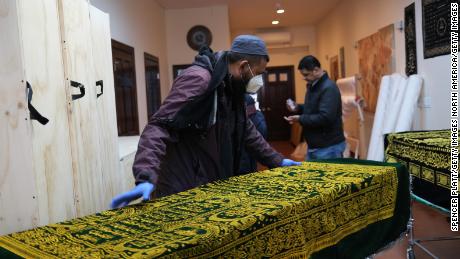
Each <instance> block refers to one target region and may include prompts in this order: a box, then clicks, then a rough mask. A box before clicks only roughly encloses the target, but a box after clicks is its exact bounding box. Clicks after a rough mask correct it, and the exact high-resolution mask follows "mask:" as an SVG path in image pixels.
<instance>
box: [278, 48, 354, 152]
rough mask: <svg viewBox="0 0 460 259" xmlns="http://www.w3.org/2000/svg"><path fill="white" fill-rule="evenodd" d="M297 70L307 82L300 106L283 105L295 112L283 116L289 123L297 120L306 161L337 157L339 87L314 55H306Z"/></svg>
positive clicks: (340, 134)
mask: <svg viewBox="0 0 460 259" xmlns="http://www.w3.org/2000/svg"><path fill="white" fill-rule="evenodd" d="M298 69H299V71H300V73H301V74H302V75H303V77H304V79H305V80H306V81H307V93H306V94H305V104H304V105H297V104H293V105H287V107H288V110H289V111H291V112H295V113H297V114H298V115H292V116H289V117H285V119H286V120H287V121H288V122H289V123H290V124H293V123H300V125H302V128H303V136H304V138H305V140H306V141H307V144H308V152H307V156H306V160H311V159H329V158H340V157H342V153H343V151H344V150H345V146H346V144H345V136H344V134H343V123H342V99H341V96H340V90H339V88H338V87H337V85H336V84H335V82H334V81H332V80H331V79H329V76H328V75H327V73H326V72H325V71H324V70H323V69H322V68H321V64H320V63H319V61H318V59H316V58H315V57H314V56H311V55H309V56H306V57H304V58H302V60H300V62H299V66H298Z"/></svg>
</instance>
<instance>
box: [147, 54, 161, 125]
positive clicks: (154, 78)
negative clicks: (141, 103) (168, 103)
mask: <svg viewBox="0 0 460 259" xmlns="http://www.w3.org/2000/svg"><path fill="white" fill-rule="evenodd" d="M144 65H145V88H146V89H145V90H146V94H147V116H148V118H147V120H148V119H149V118H150V117H151V116H152V115H153V114H154V113H155V112H156V111H157V110H158V108H160V104H161V87H160V65H159V62H158V58H157V57H155V56H153V55H150V54H148V53H145V52H144Z"/></svg>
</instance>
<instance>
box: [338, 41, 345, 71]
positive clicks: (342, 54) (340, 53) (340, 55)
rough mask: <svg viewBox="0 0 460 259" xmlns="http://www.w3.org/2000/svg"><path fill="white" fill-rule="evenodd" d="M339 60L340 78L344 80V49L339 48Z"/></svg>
mask: <svg viewBox="0 0 460 259" xmlns="http://www.w3.org/2000/svg"><path fill="white" fill-rule="evenodd" d="M339 59H340V78H345V47H341V48H340V50H339Z"/></svg>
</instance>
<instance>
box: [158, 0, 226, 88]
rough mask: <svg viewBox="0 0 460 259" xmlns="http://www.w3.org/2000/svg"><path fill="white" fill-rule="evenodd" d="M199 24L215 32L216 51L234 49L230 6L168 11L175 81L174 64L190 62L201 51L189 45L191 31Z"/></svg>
mask: <svg viewBox="0 0 460 259" xmlns="http://www.w3.org/2000/svg"><path fill="white" fill-rule="evenodd" d="M195 25H204V26H206V27H207V28H209V30H210V31H211V33H212V42H211V48H212V49H213V50H214V51H219V50H228V49H229V48H230V28H229V19H228V7H227V6H211V7H204V8H188V9H170V10H166V42H167V46H168V47H167V53H168V55H167V56H168V71H169V74H168V76H169V77H168V78H169V79H170V80H171V82H172V78H173V77H172V66H173V65H180V64H190V63H192V62H193V60H194V57H195V55H196V54H197V51H195V50H193V49H191V48H190V47H189V46H188V44H187V32H188V31H189V30H190V28H192V27H193V26H195Z"/></svg>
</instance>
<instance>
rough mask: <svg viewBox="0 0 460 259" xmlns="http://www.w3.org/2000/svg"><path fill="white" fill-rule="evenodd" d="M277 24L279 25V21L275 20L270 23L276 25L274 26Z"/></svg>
mask: <svg viewBox="0 0 460 259" xmlns="http://www.w3.org/2000/svg"><path fill="white" fill-rule="evenodd" d="M278 23H280V21H277V20H273V21H272V24H274V25H276V24H278Z"/></svg>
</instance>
